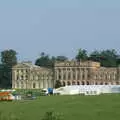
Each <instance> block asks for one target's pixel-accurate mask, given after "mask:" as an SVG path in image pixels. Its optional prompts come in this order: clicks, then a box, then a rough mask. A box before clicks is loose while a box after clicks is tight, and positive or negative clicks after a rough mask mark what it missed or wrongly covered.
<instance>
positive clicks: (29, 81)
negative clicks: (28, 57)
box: [12, 62, 53, 89]
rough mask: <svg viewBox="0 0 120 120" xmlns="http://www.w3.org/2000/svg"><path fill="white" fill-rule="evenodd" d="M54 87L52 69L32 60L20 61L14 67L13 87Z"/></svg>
mask: <svg viewBox="0 0 120 120" xmlns="http://www.w3.org/2000/svg"><path fill="white" fill-rule="evenodd" d="M48 87H53V72H52V70H51V69H47V68H43V67H39V66H36V65H33V64H32V63H31V62H22V63H18V64H17V65H15V66H14V67H13V68H12V88H18V89H39V88H48Z"/></svg>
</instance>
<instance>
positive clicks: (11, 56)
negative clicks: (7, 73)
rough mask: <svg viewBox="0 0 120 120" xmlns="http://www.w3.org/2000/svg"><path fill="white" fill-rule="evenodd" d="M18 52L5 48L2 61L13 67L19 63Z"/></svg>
mask: <svg viewBox="0 0 120 120" xmlns="http://www.w3.org/2000/svg"><path fill="white" fill-rule="evenodd" d="M16 55H17V52H16V51H15V50H12V49H10V50H4V51H2V52H1V62H2V64H4V65H7V66H9V67H12V66H13V65H15V64H16V63H17V57H16Z"/></svg>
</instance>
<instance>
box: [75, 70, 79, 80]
mask: <svg viewBox="0 0 120 120" xmlns="http://www.w3.org/2000/svg"><path fill="white" fill-rule="evenodd" d="M77 74H78V71H77V68H76V69H75V79H76V80H77V79H78V76H77Z"/></svg>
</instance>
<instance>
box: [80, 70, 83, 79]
mask: <svg viewBox="0 0 120 120" xmlns="http://www.w3.org/2000/svg"><path fill="white" fill-rule="evenodd" d="M82 73H83V72H82V68H80V80H83V78H82Z"/></svg>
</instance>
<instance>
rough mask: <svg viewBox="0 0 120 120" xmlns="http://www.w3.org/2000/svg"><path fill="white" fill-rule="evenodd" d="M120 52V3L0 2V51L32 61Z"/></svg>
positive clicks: (95, 0) (98, 0)
mask: <svg viewBox="0 0 120 120" xmlns="http://www.w3.org/2000/svg"><path fill="white" fill-rule="evenodd" d="M79 48H83V49H86V50H88V51H89V52H91V51H93V50H95V49H98V50H101V49H111V48H114V49H116V50H117V51H118V52H119V48H120V0H0V51H2V50H5V49H14V50H16V51H17V52H18V59H19V60H20V61H22V60H32V61H34V60H35V59H36V58H37V57H38V56H39V55H40V53H41V52H43V51H44V52H46V53H48V54H50V55H54V56H56V55H65V56H67V57H69V58H72V57H74V56H75V55H76V53H77V50H78V49H79Z"/></svg>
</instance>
